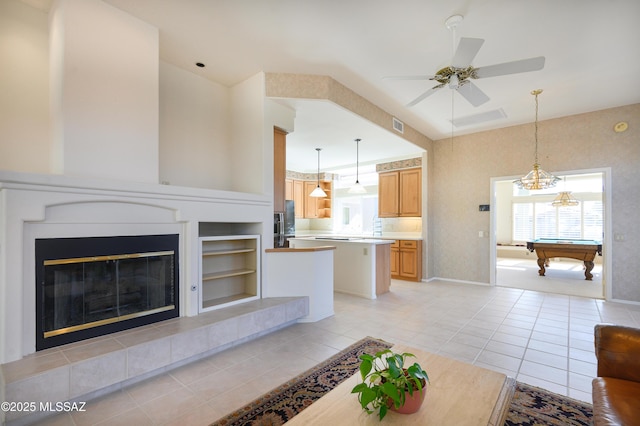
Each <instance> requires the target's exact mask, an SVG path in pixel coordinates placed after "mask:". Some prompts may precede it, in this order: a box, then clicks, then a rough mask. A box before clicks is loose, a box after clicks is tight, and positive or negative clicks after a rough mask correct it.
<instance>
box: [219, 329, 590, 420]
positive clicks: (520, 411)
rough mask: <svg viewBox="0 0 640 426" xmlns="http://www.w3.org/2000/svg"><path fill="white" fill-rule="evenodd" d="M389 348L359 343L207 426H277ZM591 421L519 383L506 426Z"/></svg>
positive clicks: (577, 408)
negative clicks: (364, 358)
mask: <svg viewBox="0 0 640 426" xmlns="http://www.w3.org/2000/svg"><path fill="white" fill-rule="evenodd" d="M391 346H392V344H390V343H387V342H385V341H383V340H379V339H374V338H371V337H367V338H365V339H362V340H360V341H358V342H356V343H354V344H353V345H351V346H349V347H348V348H346V349H345V350H343V351H342V352H340V353H338V354H336V355H334V356H332V357H331V358H329V359H327V360H326V361H324V362H322V363H320V364H318V365H317V366H315V367H313V368H312V369H310V370H307V371H306V372H304V373H302V374H300V375H298V376H297V377H295V378H293V379H291V380H289V381H288V382H287V383H285V384H283V385H280V386H278V387H277V388H275V389H272V390H271V391H269V392H267V393H266V394H264V395H262V396H261V397H260V398H258V399H256V400H255V401H252V402H251V403H249V404H247V405H245V406H244V407H242V408H240V409H239V410H237V411H235V412H233V413H231V414H229V415H227V416H225V417H223V418H221V419H219V420H217V421H216V422H215V423H212V424H211V426H280V425H282V424H284V423H286V422H287V421H288V420H289V419H291V418H292V417H293V416H295V415H296V414H298V413H299V412H301V411H302V410H304V409H305V408H307V407H308V406H309V405H311V404H312V403H313V402H314V401H316V400H318V399H320V398H321V397H322V396H323V395H324V394H325V393H327V392H329V391H330V390H332V389H333V388H335V387H336V386H338V385H339V384H340V383H341V382H342V381H344V380H346V379H347V378H349V377H350V376H351V375H353V374H354V373H356V372H357V371H358V366H359V365H360V359H359V358H358V357H359V356H360V355H361V354H363V353H367V354H375V353H376V352H378V351H381V350H383V349H386V348H390V347H391ZM591 417H592V408H591V405H590V404H587V403H585V402H582V401H578V400H575V399H572V398H569V397H566V396H562V395H558V394H555V393H553V392H549V391H547V390H544V389H541V388H537V387H535V386H530V385H527V384H524V383H520V382H518V383H517V387H516V392H515V394H514V396H513V400H512V401H511V406H510V407H509V413H508V414H507V420H506V421H505V426H586V425H591V424H592V422H591Z"/></svg>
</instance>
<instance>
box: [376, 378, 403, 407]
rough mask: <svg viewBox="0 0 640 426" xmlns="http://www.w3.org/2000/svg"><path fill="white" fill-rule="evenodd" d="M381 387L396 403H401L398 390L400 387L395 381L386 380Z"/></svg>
mask: <svg viewBox="0 0 640 426" xmlns="http://www.w3.org/2000/svg"><path fill="white" fill-rule="evenodd" d="M380 387H381V388H382V392H383V393H384V394H385V395H387V396H388V397H389V398H391V399H392V400H393V403H394V404H396V405H398V404H400V392H398V388H397V387H396V386H395V385H394V384H393V383H391V382H384V383H383V384H382V385H380Z"/></svg>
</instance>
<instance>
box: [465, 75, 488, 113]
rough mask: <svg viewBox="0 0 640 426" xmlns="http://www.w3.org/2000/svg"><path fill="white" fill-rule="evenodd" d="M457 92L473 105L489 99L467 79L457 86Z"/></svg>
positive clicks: (478, 104)
mask: <svg viewBox="0 0 640 426" xmlns="http://www.w3.org/2000/svg"><path fill="white" fill-rule="evenodd" d="M458 93H460V94H461V95H462V96H464V98H465V99H466V100H467V101H469V103H470V104H471V105H473V106H474V107H477V106H480V105H482V104H483V103H485V102H488V101H489V97H488V96H487V95H486V94H485V93H484V92H483V91H482V90H480V88H479V87H478V86H476V85H475V84H473V83H472V82H470V81H467V82H466V83H465V84H464V85H462V86H460V87H458Z"/></svg>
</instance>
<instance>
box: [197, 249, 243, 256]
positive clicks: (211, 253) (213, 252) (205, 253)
mask: <svg viewBox="0 0 640 426" xmlns="http://www.w3.org/2000/svg"><path fill="white" fill-rule="evenodd" d="M254 251H256V249H254V248H245V249H236V250H207V251H203V252H202V255H203V256H223V255H227V254H240V253H251V252H254Z"/></svg>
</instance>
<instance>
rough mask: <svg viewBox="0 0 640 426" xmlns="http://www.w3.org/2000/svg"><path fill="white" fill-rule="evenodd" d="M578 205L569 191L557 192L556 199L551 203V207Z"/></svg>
mask: <svg viewBox="0 0 640 426" xmlns="http://www.w3.org/2000/svg"><path fill="white" fill-rule="evenodd" d="M578 204H580V202H579V201H578V200H576V199H575V198H573V196H572V195H571V191H561V192H558V195H557V196H556V198H555V199H554V200H553V202H551V205H552V206H553V207H573V206H577V205H578Z"/></svg>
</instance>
